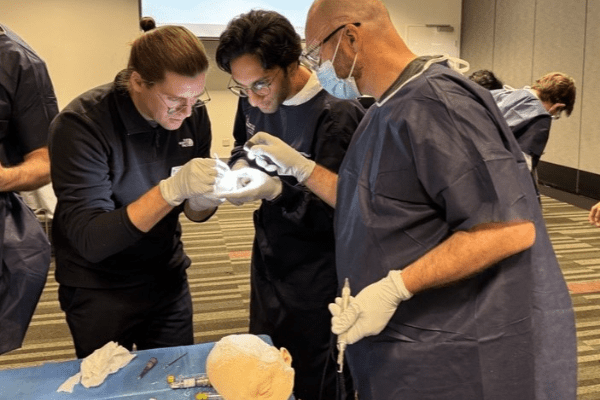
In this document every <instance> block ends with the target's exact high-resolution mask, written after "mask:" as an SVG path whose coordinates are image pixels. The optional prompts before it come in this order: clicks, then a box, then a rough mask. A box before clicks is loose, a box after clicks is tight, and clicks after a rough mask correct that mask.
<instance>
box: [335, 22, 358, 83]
mask: <svg viewBox="0 0 600 400" xmlns="http://www.w3.org/2000/svg"><path fill="white" fill-rule="evenodd" d="M343 36H344V34H343V33H342V35H341V36H340V38H339V39H338V43H337V46H335V51H334V52H333V58H332V59H331V65H333V60H335V56H337V52H338V49H339V48H340V44H341V43H342V37H343ZM357 59H358V53H356V55H355V56H354V61H353V62H352V68H350V73H349V74H348V78H346V79H349V78H350V77H351V76H352V73H353V72H354V66H355V65H356V60H357Z"/></svg>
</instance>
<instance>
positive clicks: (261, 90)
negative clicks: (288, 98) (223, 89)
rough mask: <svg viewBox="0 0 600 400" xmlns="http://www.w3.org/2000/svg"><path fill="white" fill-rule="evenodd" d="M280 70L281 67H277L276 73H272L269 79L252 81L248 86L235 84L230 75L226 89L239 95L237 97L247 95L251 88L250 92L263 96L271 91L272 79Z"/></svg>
mask: <svg viewBox="0 0 600 400" xmlns="http://www.w3.org/2000/svg"><path fill="white" fill-rule="evenodd" d="M280 72H281V69H279V70H278V71H277V73H276V74H275V75H273V77H272V78H271V79H268V78H266V79H265V78H263V79H260V80H258V81H256V82H254V83H253V84H252V85H250V86H249V87H247V86H242V85H239V84H237V83H236V82H235V81H234V80H233V77H231V78H229V84H228V85H227V89H229V90H231V92H232V93H233V94H235V95H236V96H239V97H248V91H249V90H252V92H253V93H254V94H255V95H257V96H261V97H265V96H267V95H268V94H269V93H271V84H272V83H273V81H274V80H275V78H276V77H277V75H279V73H280Z"/></svg>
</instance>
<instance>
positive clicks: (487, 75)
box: [469, 69, 504, 90]
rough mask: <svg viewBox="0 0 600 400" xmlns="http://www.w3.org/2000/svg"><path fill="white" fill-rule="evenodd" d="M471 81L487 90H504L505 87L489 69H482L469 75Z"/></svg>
mask: <svg viewBox="0 0 600 400" xmlns="http://www.w3.org/2000/svg"><path fill="white" fill-rule="evenodd" d="M469 79H470V80H472V81H473V82H475V83H478V84H479V85H481V86H483V87H484V88H486V89H487V90H496V89H502V87H503V86H504V84H503V83H502V81H501V80H500V79H498V78H496V75H494V73H493V72H492V71H490V70H487V69H480V70H478V71H475V72H473V73H472V74H471V75H469Z"/></svg>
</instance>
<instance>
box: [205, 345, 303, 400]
mask: <svg viewBox="0 0 600 400" xmlns="http://www.w3.org/2000/svg"><path fill="white" fill-rule="evenodd" d="M291 364H292V357H291V356H290V353H289V352H288V351H287V350H286V349H285V348H283V347H282V348H281V349H280V350H277V348H275V347H274V346H271V345H269V344H267V343H265V342H264V341H263V340H261V339H260V338H259V337H258V336H255V335H250V334H242V335H229V336H225V337H224V338H222V339H221V340H220V341H218V342H217V343H216V344H215V347H214V348H213V349H212V350H211V352H210V354H209V355H208V358H207V359H206V373H207V374H208V379H209V380H210V383H211V384H212V386H213V387H214V388H215V389H216V390H217V391H218V392H219V394H220V395H221V396H223V398H225V400H287V399H288V398H289V397H290V396H291V394H292V389H293V386H294V369H293V368H292V367H291Z"/></svg>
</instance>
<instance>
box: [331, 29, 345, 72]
mask: <svg viewBox="0 0 600 400" xmlns="http://www.w3.org/2000/svg"><path fill="white" fill-rule="evenodd" d="M342 36H343V34H342ZM342 36H340V38H339V39H338V43H337V46H335V51H334V52H333V57H332V58H331V65H333V60H335V56H337V52H338V49H339V48H340V43H342Z"/></svg>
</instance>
